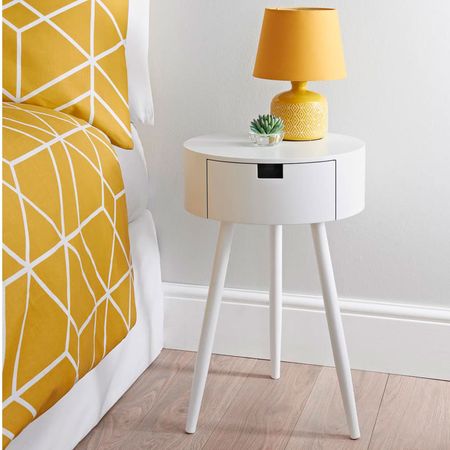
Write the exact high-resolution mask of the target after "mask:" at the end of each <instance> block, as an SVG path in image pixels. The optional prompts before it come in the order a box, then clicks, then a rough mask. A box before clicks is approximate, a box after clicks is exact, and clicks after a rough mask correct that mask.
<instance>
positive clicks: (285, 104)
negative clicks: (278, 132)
mask: <svg viewBox="0 0 450 450" xmlns="http://www.w3.org/2000/svg"><path fill="white" fill-rule="evenodd" d="M270 109H271V113H272V114H273V115H275V116H278V117H281V118H282V119H283V121H284V140H285V141H313V140H315V139H322V138H323V137H325V135H326V134H327V131H328V104H327V99H326V98H325V97H324V96H323V95H320V94H318V93H317V92H312V91H308V90H306V81H293V82H292V89H291V90H289V91H286V92H282V93H281V94H278V95H276V96H275V97H274V98H273V100H272V104H271V108H270Z"/></svg>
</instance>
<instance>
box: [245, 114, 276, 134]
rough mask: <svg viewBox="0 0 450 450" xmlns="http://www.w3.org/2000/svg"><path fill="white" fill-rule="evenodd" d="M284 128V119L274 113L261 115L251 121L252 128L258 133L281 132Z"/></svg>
mask: <svg viewBox="0 0 450 450" xmlns="http://www.w3.org/2000/svg"><path fill="white" fill-rule="evenodd" d="M283 128H284V123H283V119H281V118H280V117H276V116H274V115H272V114H263V115H259V116H258V118H256V119H253V120H252V122H251V123H250V130H251V131H253V132H254V133H257V134H275V133H281V132H282V131H283Z"/></svg>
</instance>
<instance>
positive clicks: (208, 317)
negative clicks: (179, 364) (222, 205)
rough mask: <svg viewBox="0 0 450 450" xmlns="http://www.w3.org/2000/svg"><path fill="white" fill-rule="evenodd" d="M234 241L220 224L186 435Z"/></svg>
mask: <svg viewBox="0 0 450 450" xmlns="http://www.w3.org/2000/svg"><path fill="white" fill-rule="evenodd" d="M232 239H233V224H232V223H227V222H221V224H220V230H219V237H218V239H217V245H216V254H215V256H214V264H213V270H212V274H211V282H210V284H209V291H208V300H207V302H206V309H205V315H204V317H203V325H202V332H201V335H200V344H199V348H198V353H197V361H196V363H195V370H194V379H193V382H192V388H191V398H190V400H189V409H188V415H187V420H186V433H195V430H196V428H197V421H198V415H199V413H200V407H201V404H202V398H203V392H204V390H205V384H206V377H207V376H208V369H209V362H210V360H211V352H212V347H213V343H214V335H215V333H216V326H217V320H218V318H219V311H220V303H221V300H222V293H223V287H224V284H225V276H226V273H227V266H228V260H229V258H230V250H231V241H232Z"/></svg>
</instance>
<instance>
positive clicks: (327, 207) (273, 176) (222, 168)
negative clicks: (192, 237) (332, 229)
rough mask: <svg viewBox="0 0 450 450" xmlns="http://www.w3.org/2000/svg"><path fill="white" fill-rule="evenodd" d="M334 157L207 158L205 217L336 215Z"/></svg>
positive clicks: (271, 220) (278, 220)
mask: <svg viewBox="0 0 450 450" xmlns="http://www.w3.org/2000/svg"><path fill="white" fill-rule="evenodd" d="M335 164H336V162H335V161H334V160H330V161H321V162H316V163H294V164H251V163H250V164H247V163H235V162H225V161H213V160H208V161H207V217H208V218H211V219H216V220H224V221H230V222H237V223H259V224H290V223H291V224H294V223H316V222H326V221H330V220H335V219H336V170H335V168H336V166H335Z"/></svg>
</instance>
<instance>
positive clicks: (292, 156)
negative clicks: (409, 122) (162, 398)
mask: <svg viewBox="0 0 450 450" xmlns="http://www.w3.org/2000/svg"><path fill="white" fill-rule="evenodd" d="M184 147H185V207H186V209H187V210H188V211H189V212H191V213H192V214H195V215H197V216H200V217H204V218H208V219H215V220H219V221H220V222H221V224H220V231H219V237H218V241H217V247H216V254H215V258H214V265H213V270H212V275H211V282H210V286H209V292H208V300H207V304H206V310H205V316H204V319H203V327H202V332H201V337H200V345H199V351H198V355H197V362H196V367H195V372H194V381H193V385H192V391H191V399H190V403H189V411H188V418H187V424H186V431H187V432H188V433H193V432H195V429H196V427H197V420H198V415H199V412H200V407H201V402H202V397H203V392H204V388H205V384H206V377H207V374H208V368H209V363H210V359H211V352H212V346H213V342H214V334H215V330H216V325H217V320H218V316H219V309H220V302H221V297H222V291H223V287H224V283H225V275H226V270H227V265H228V260H229V255H230V248H231V241H232V235H233V224H234V223H249V224H267V225H270V260H271V270H270V272H271V275H270V276H271V280H270V353H271V364H272V374H271V376H272V378H274V379H277V378H279V377H280V355H281V323H282V316H281V314H282V286H281V280H282V225H284V224H305V223H307V224H311V230H312V236H313V241H314V247H315V251H316V258H317V265H318V270H319V275H320V281H321V285H322V293H323V299H324V304H325V311H326V316H327V321H328V328H329V332H330V339H331V345H332V349H333V356H334V361H335V365H336V371H337V374H338V378H339V386H340V389H341V394H342V399H343V403H344V409H345V413H346V417H347V423H348V425H349V429H350V437H351V438H352V439H357V438H359V436H360V432H359V426H358V417H357V412H356V404H355V397H354V392H353V385H352V378H351V372H350V364H349V360H348V353H347V346H346V343H345V337H344V331H343V327H342V320H341V316H340V311H339V304H338V299H337V292H336V285H335V281H334V274H333V267H332V263H331V257H330V251H329V248H328V240H327V234H326V229H325V222H328V221H333V220H340V219H344V218H346V217H350V216H353V215H355V214H357V213H359V212H361V211H362V210H363V209H364V196H365V146H364V143H363V142H362V141H360V140H359V139H356V138H353V137H349V136H343V135H339V134H331V133H330V134H328V136H327V137H326V138H324V139H321V140H317V141H303V142H299V141H297V142H287V141H284V142H282V143H281V144H280V145H279V146H277V147H255V146H254V145H253V144H251V143H250V142H249V140H248V138H247V137H246V136H244V135H227V134H214V135H208V136H200V137H196V138H193V139H189V140H188V141H186V142H185V143H184Z"/></svg>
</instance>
